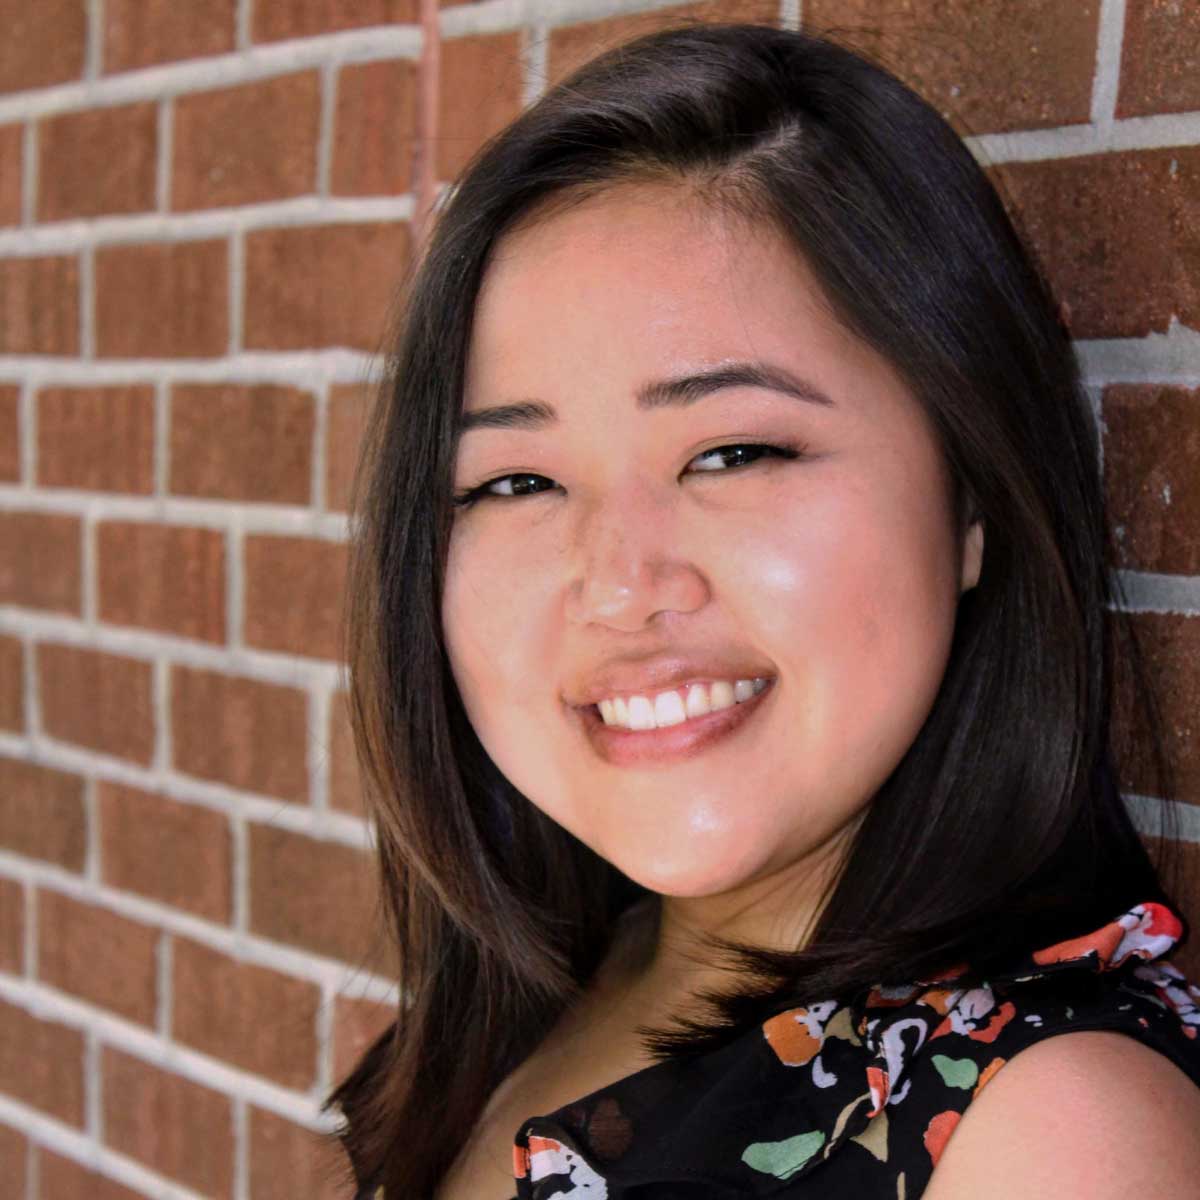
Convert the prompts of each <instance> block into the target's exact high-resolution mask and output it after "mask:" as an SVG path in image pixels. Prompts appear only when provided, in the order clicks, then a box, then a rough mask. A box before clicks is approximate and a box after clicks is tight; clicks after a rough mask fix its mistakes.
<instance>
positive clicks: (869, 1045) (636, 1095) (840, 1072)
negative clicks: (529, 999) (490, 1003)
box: [356, 902, 1200, 1200]
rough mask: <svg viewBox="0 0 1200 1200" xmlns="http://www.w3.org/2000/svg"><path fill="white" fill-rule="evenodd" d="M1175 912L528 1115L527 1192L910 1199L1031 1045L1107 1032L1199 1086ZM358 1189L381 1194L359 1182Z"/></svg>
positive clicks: (521, 1172) (1121, 921)
mask: <svg viewBox="0 0 1200 1200" xmlns="http://www.w3.org/2000/svg"><path fill="white" fill-rule="evenodd" d="M1181 934H1182V925H1181V922H1180V920H1179V917H1178V915H1177V914H1176V913H1174V912H1173V911H1172V910H1171V909H1170V908H1167V907H1166V906H1164V905H1161V904H1156V903H1150V902H1148V903H1143V904H1138V905H1136V906H1134V907H1133V908H1131V909H1130V910H1129V911H1128V912H1125V913H1122V914H1120V915H1119V916H1117V917H1116V918H1114V919H1113V920H1112V921H1110V922H1108V923H1107V924H1106V925H1103V926H1101V927H1100V928H1099V929H1096V930H1094V931H1092V932H1091V933H1087V934H1085V935H1083V936H1082V937H1076V938H1071V939H1069V940H1067V941H1064V942H1059V943H1057V944H1055V945H1053V946H1047V947H1045V948H1044V949H1042V950H1038V951H1036V952H1034V953H1033V954H1032V955H1030V956H1028V957H1027V958H1026V959H1024V960H1023V961H1022V962H1020V963H1019V964H1017V966H1016V968H1015V969H1013V970H1010V971H1006V972H1004V973H1003V974H999V973H998V974H994V975H993V976H992V977H991V978H990V979H989V980H988V981H987V982H986V983H985V984H983V985H982V986H979V987H973V988H956V987H955V986H954V980H955V979H956V978H957V977H958V976H959V975H961V974H962V972H963V970H965V967H963V966H959V967H956V968H952V969H951V970H949V971H947V972H945V973H944V974H943V975H941V976H939V977H938V978H935V979H931V980H924V981H919V982H917V983H913V984H911V985H906V986H901V987H888V986H883V985H880V986H877V987H876V988H874V989H873V990H871V992H870V994H869V995H868V996H867V997H866V999H865V1000H864V1001H863V1002H861V1003H859V1004H855V1005H850V1004H842V1003H839V1002H837V1001H834V1000H828V1001H823V1002H821V1003H818V1004H810V1005H807V1006H805V1007H798V1008H789V1009H787V1010H785V1011H783V1012H779V1013H776V1014H774V1015H773V1016H770V1017H769V1018H767V1019H766V1020H765V1021H764V1022H763V1023H762V1024H761V1025H758V1026H756V1027H754V1028H752V1029H750V1030H749V1031H747V1033H745V1034H743V1035H741V1036H740V1037H738V1038H736V1039H735V1040H733V1041H732V1042H730V1043H729V1044H728V1045H726V1046H724V1047H722V1048H720V1049H719V1050H716V1051H713V1052H711V1053H709V1054H705V1055H701V1056H699V1057H698V1058H696V1059H694V1060H692V1061H690V1062H686V1063H678V1062H662V1063H655V1064H653V1065H651V1066H649V1067H647V1068H644V1069H643V1070H641V1071H638V1072H636V1073H635V1074H633V1075H629V1076H626V1077H625V1078H624V1079H621V1080H618V1081H617V1082H616V1083H614V1084H611V1085H609V1086H608V1087H604V1088H601V1089H600V1090H598V1091H596V1092H593V1093H591V1094H590V1095H587V1096H584V1097H582V1098H580V1099H579V1100H577V1101H575V1102H573V1103H571V1104H567V1105H564V1106H563V1107H561V1108H559V1109H556V1110H555V1111H554V1112H551V1113H547V1114H545V1115H544V1116H533V1117H530V1118H528V1119H527V1120H526V1121H524V1122H523V1123H522V1125H521V1127H520V1129H519V1130H518V1131H517V1133H516V1137H515V1141H514V1145H513V1178H514V1186H515V1191H516V1196H515V1197H514V1200H576V1198H577V1200H617V1198H623V1200H635V1198H636V1200H717V1198H719V1197H734V1196H738V1197H745V1196H760V1197H764V1196H772V1197H781V1198H782V1197H788V1198H790V1197H797V1198H800V1197H812V1198H813V1200H818V1198H819V1200H836V1198H838V1197H846V1198H853V1200H884V1198H886V1200H913V1197H916V1196H919V1195H920V1194H921V1193H922V1192H923V1191H924V1189H925V1187H926V1185H927V1184H928V1182H929V1179H930V1176H931V1175H932V1173H933V1169H934V1167H935V1166H936V1165H937V1161H938V1158H939V1156H940V1155H941V1153H942V1151H943V1149H944V1148H945V1146H946V1143H947V1141H948V1140H949V1139H950V1137H951V1135H952V1134H953V1132H954V1129H955V1126H956V1125H957V1124H958V1122H959V1121H960V1120H961V1119H962V1115H963V1113H964V1112H965V1111H966V1108H967V1106H968V1105H969V1104H970V1103H971V1101H972V1100H973V1099H974V1098H975V1097H976V1096H977V1095H978V1094H979V1092H980V1091H981V1090H982V1089H983V1088H984V1087H985V1086H986V1084H987V1083H988V1081H989V1080H990V1079H992V1078H994V1076H995V1075H996V1073H997V1072H998V1071H999V1070H1000V1069H1001V1068H1002V1067H1003V1066H1004V1064H1005V1063H1006V1062H1007V1061H1008V1060H1009V1059H1010V1058H1012V1056H1013V1055H1014V1054H1016V1053H1017V1052H1018V1051H1020V1050H1021V1049H1023V1048H1024V1047H1026V1046H1029V1045H1032V1044H1033V1043H1034V1042H1037V1041H1040V1040H1041V1039H1043V1038H1046V1037H1051V1036H1053V1035H1054V1034H1057V1033H1066V1032H1071V1031H1074V1030H1095V1029H1107V1030H1116V1031H1119V1032H1122V1033H1126V1034H1129V1035H1131V1036H1133V1037H1135V1038H1137V1039H1138V1040H1139V1041H1141V1042H1144V1043H1145V1044H1147V1045H1149V1046H1151V1047H1153V1048H1154V1049H1155V1050H1158V1051H1159V1052H1160V1053H1162V1054H1165V1055H1166V1056H1167V1057H1168V1058H1170V1059H1171V1060H1172V1061H1173V1062H1175V1063H1176V1064H1177V1065H1178V1066H1179V1067H1181V1068H1182V1069H1183V1070H1184V1071H1185V1072H1186V1073H1187V1074H1188V1075H1189V1076H1190V1077H1191V1078H1192V1079H1193V1080H1194V1081H1195V1082H1196V1083H1197V1085H1200V987H1197V986H1196V985H1195V984H1194V983H1192V982H1189V981H1188V980H1187V979H1186V978H1185V977H1184V976H1183V975H1182V974H1181V973H1180V971H1179V970H1178V969H1176V968H1175V967H1174V966H1173V965H1172V964H1171V962H1170V961H1169V959H1168V958H1167V957H1166V956H1167V955H1168V954H1169V953H1170V952H1171V950H1172V948H1173V947H1174V946H1175V944H1176V943H1177V942H1178V940H1179V938H1180V936H1181ZM356 1200H384V1198H383V1189H382V1188H381V1187H374V1188H372V1187H371V1186H370V1185H368V1186H367V1187H364V1188H363V1189H362V1190H361V1191H360V1192H359V1193H358V1197H356Z"/></svg>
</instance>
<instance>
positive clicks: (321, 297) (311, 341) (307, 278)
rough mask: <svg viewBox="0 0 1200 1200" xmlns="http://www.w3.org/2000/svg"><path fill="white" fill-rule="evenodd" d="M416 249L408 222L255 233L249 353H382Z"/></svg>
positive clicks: (249, 251) (250, 247)
mask: <svg viewBox="0 0 1200 1200" xmlns="http://www.w3.org/2000/svg"><path fill="white" fill-rule="evenodd" d="M408 249H409V232H408V226H407V225H404V224H387V225H309V226H299V227H294V228H284V229H261V230H253V231H251V232H250V233H248V234H247V235H246V329H245V344H246V348H247V349H250V350H301V349H309V348H312V349H317V348H320V347H324V346H345V347H349V348H350V349H359V350H369V351H374V350H377V349H379V348H380V345H381V343H382V339H383V335H384V332H385V329H386V321H387V317H388V314H389V310H390V307H391V305H392V303H393V300H394V298H395V292H396V289H397V286H398V284H399V281H400V279H401V278H402V276H403V274H404V271H405V268H406V266H407V257H408Z"/></svg>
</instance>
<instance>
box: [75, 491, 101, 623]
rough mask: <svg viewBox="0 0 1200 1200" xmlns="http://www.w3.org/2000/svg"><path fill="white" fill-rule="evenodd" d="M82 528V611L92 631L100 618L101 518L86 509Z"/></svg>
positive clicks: (82, 516)
mask: <svg viewBox="0 0 1200 1200" xmlns="http://www.w3.org/2000/svg"><path fill="white" fill-rule="evenodd" d="M80 517H81V526H82V527H81V529H80V542H81V546H80V550H81V553H82V565H81V570H80V585H81V587H82V591H83V595H82V597H81V599H82V612H83V623H84V625H85V626H86V627H87V630H88V632H89V633H90V632H91V631H92V630H93V629H94V628H95V627H96V623H97V620H98V618H99V613H98V604H97V599H96V592H97V590H98V587H97V579H96V576H97V573H98V570H99V568H98V566H97V563H96V523H97V521H98V520H99V519H100V518H98V517H97V515H96V513H95V512H94V511H92V510H89V509H86V508H85V509H84V510H83V512H82V513H81V514H80Z"/></svg>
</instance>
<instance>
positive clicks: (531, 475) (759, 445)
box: [453, 442, 806, 508]
mask: <svg viewBox="0 0 1200 1200" xmlns="http://www.w3.org/2000/svg"><path fill="white" fill-rule="evenodd" d="M730 450H765V451H766V452H767V453H766V455H764V457H766V458H781V459H784V460H785V461H788V462H791V461H792V460H794V459H797V458H801V457H803V455H804V454H805V451H806V447H805V446H801V445H799V444H798V443H770V442H732V443H730V444H729V445H727V446H714V447H713V448H712V449H711V450H703V451H701V452H700V453H699V454H697V455H696V458H707V457H708V456H709V455H710V454H722V453H725V452H727V451H730ZM758 461H761V460H760V459H755V460H753V462H750V463H743V464H742V466H743V467H746V466H753V465H754V462H758ZM738 469H739V468H737V467H732V468H726V469H725V470H724V471H698V472H695V474H699V475H724V474H726V473H727V471H729V470H738ZM546 478H547V476H545V475H538V474H536V473H535V472H533V471H518V472H515V473H513V474H510V475H497V476H496V478H495V479H489V480H487V481H486V482H485V483H481V484H479V486H478V487H473V488H470V489H468V490H467V491H465V492H458V493H456V494H455V496H454V497H453V503H454V505H455V507H456V508H469V507H470V506H471V505H472V504H476V503H477V502H478V501H480V500H520V499H523V498H525V497H528V496H530V495H534V496H537V495H542V494H543V493H541V492H532V493H530V492H526V493H522V494H521V495H515V496H503V495H498V494H497V493H495V492H489V491H488V490H487V489H488V488H490V487H491V486H492V484H494V483H499V482H501V480H505V479H546Z"/></svg>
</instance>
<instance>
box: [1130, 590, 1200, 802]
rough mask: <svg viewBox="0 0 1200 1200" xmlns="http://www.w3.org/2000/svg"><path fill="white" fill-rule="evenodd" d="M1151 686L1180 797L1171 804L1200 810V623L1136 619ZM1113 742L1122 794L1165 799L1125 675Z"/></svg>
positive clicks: (1165, 617) (1145, 615)
mask: <svg viewBox="0 0 1200 1200" xmlns="http://www.w3.org/2000/svg"><path fill="white" fill-rule="evenodd" d="M1133 622H1134V630H1135V633H1136V635H1137V638H1138V643H1139V645H1140V646H1141V648H1142V655H1143V658H1144V659H1145V663H1146V668H1147V674H1148V675H1149V676H1150V686H1151V687H1152V689H1153V691H1154V694H1155V696H1156V697H1157V699H1158V702H1159V706H1160V708H1161V711H1162V722H1163V734H1164V740H1165V743H1166V751H1167V754H1168V756H1169V757H1170V758H1171V760H1172V764H1173V767H1174V771H1175V775H1176V779H1175V785H1176V794H1175V795H1174V796H1169V797H1167V799H1177V800H1184V801H1188V802H1190V803H1192V804H1200V718H1198V714H1200V670H1197V666H1196V664H1197V663H1200V617H1188V616H1180V615H1179V614H1177V613H1155V612H1140V613H1135V614H1134V615H1133ZM1114 707H1115V730H1114V742H1115V744H1116V746H1117V748H1118V749H1117V763H1118V768H1119V777H1120V784H1121V788H1122V790H1123V791H1131V792H1136V793H1138V794H1140V795H1145V796H1162V795H1163V792H1164V790H1165V789H1164V788H1163V784H1162V781H1161V779H1159V777H1158V775H1157V773H1156V772H1155V771H1154V770H1153V767H1152V764H1151V762H1150V760H1149V756H1148V754H1147V752H1146V748H1147V741H1146V736H1145V727H1144V724H1143V715H1142V713H1141V710H1140V707H1139V709H1138V710H1137V711H1136V713H1135V712H1134V710H1133V708H1132V701H1131V700H1130V695H1129V680H1128V677H1127V674H1126V673H1125V672H1123V671H1122V672H1118V674H1117V679H1116V696H1115V701H1114Z"/></svg>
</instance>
